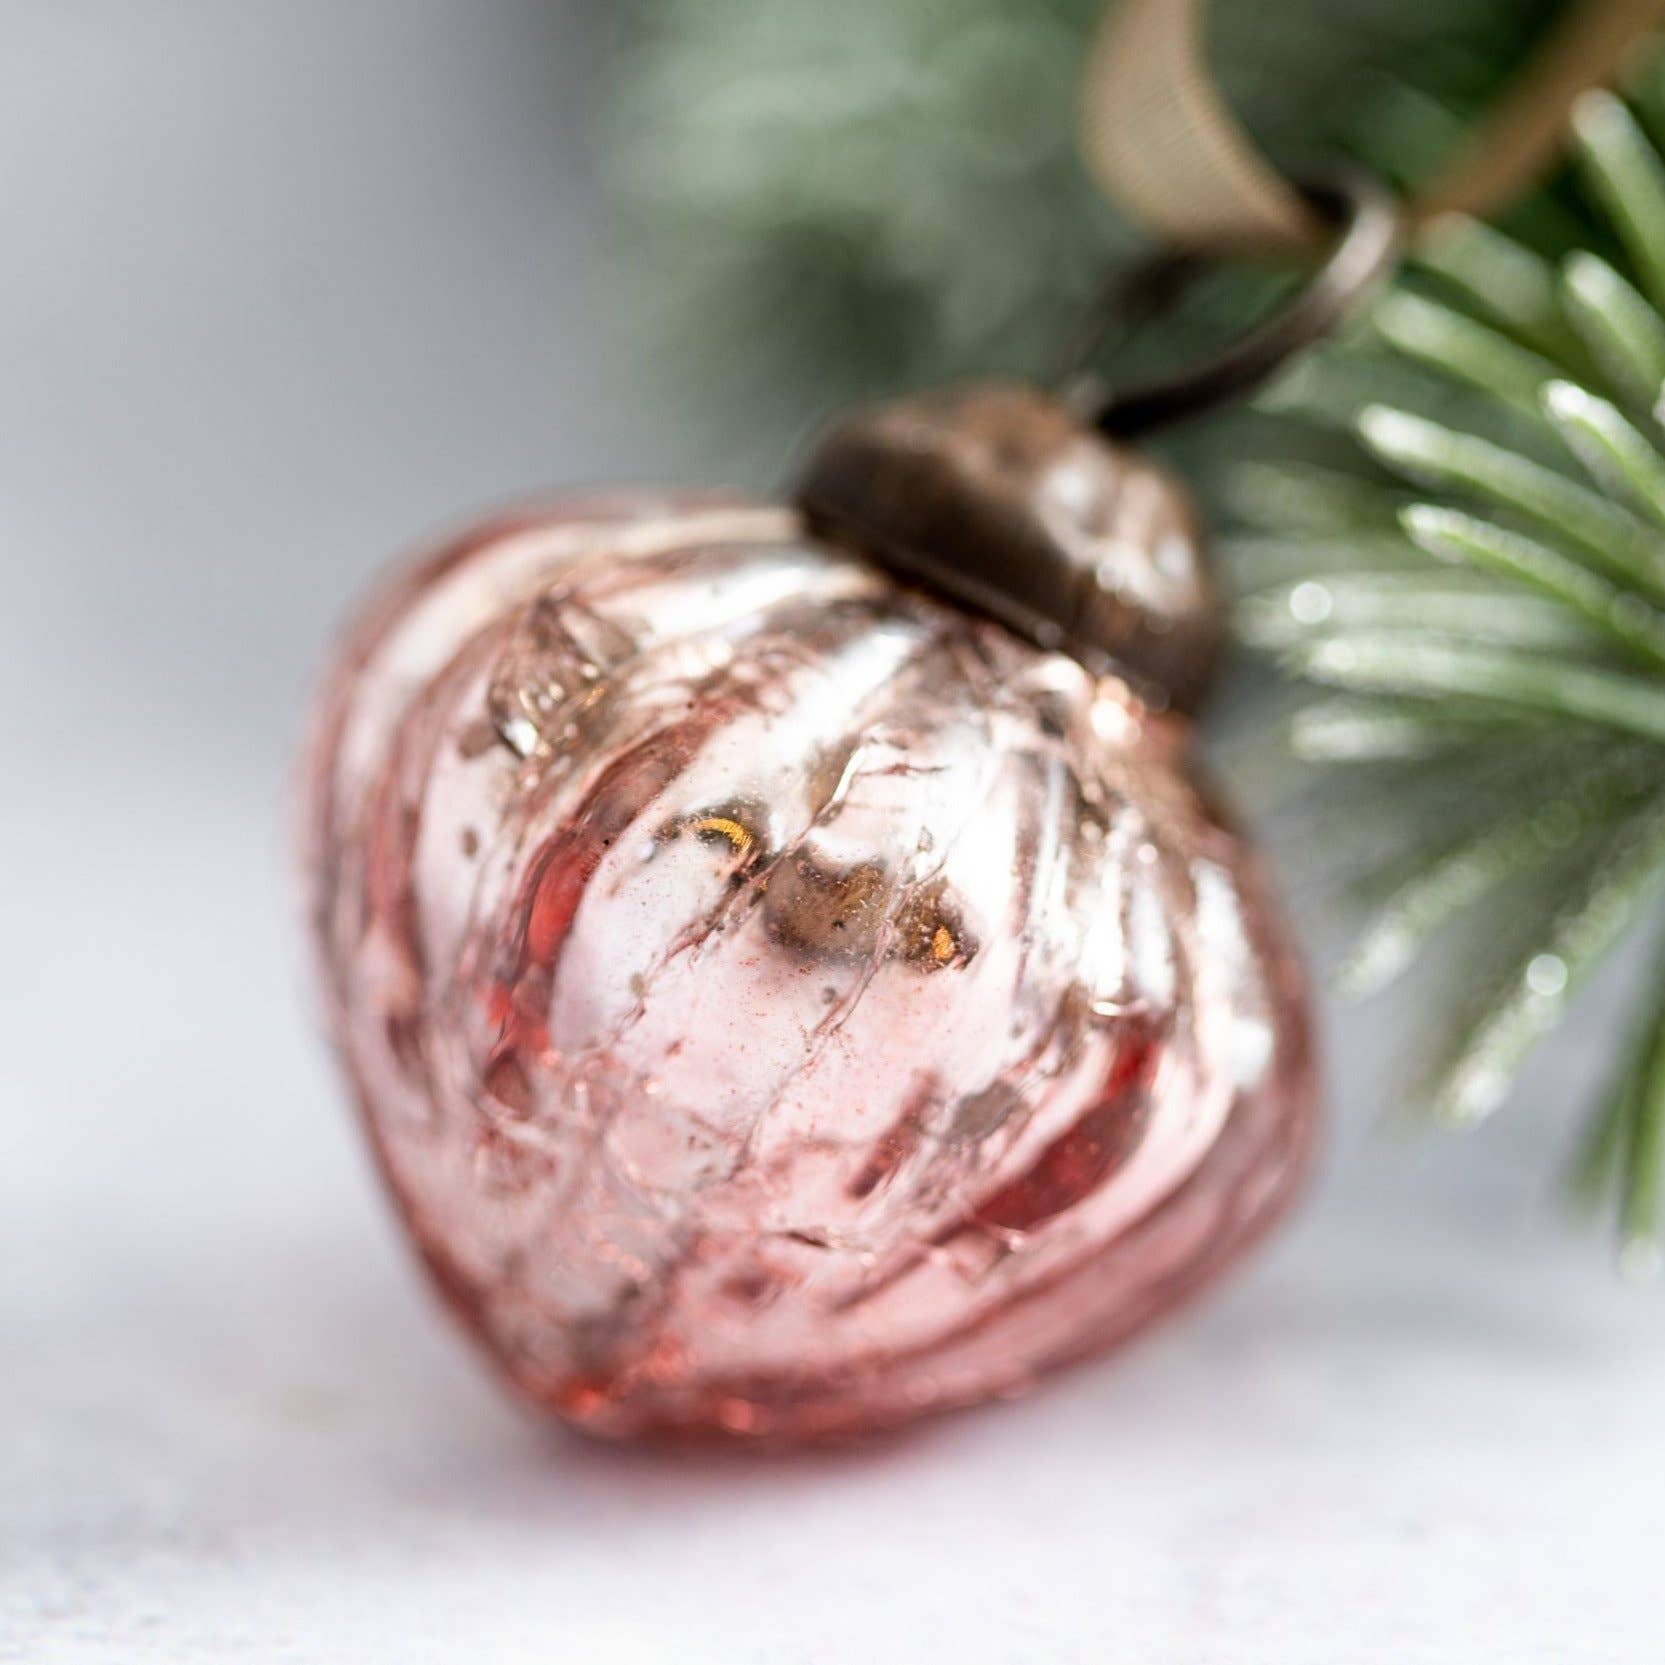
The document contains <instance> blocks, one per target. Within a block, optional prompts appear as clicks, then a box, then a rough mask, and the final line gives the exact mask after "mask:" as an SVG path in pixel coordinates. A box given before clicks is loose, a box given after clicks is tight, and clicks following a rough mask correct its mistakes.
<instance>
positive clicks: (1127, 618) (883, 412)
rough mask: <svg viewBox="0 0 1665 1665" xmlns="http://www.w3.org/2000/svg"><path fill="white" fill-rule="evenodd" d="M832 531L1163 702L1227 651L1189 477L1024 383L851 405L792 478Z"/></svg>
mask: <svg viewBox="0 0 1665 1665" xmlns="http://www.w3.org/2000/svg"><path fill="white" fill-rule="evenodd" d="M797 500H798V504H799V506H800V508H801V509H802V510H803V511H804V513H805V515H806V516H807V517H808V519H809V521H810V523H811V524H812V525H813V526H814V527H815V528H816V529H817V530H818V531H820V532H821V533H822V534H823V535H825V536H828V537H831V538H833V539H835V540H837V541H841V542H844V543H847V544H850V545H853V546H854V547H856V548H857V549H859V550H860V551H861V552H862V553H863V554H865V555H867V556H869V557H870V558H872V559H874V560H876V561H878V562H879V563H880V564H881V565H883V566H886V567H888V568H889V569H890V570H892V571H893V572H896V573H898V574H900V575H901V576H903V577H905V578H908V579H910V580H912V581H914V582H916V583H921V584H924V585H927V586H929V587H931V588H934V589H936V590H939V591H941V592H943V593H945V594H947V595H949V596H950V597H952V598H953V599H954V600H956V601H958V602H961V603H962V604H964V605H966V606H969V607H973V608H976V609H978V610H979V611H982V612H985V613H988V614H990V615H991V616H993V617H995V618H997V619H999V620H1000V621H1001V622H1002V623H1003V624H1005V625H1007V626H1008V627H1009V628H1011V629H1013V630H1015V631H1017V632H1018V633H1019V634H1020V635H1022V636H1025V637H1027V638H1028V639H1029V640H1030V641H1033V642H1035V643H1036V644H1037V645H1039V646H1041V647H1044V648H1048V649H1057V650H1060V651H1063V652H1065V653H1068V654H1070V655H1071V656H1072V657H1074V658H1076V659H1078V660H1080V661H1081V662H1082V663H1083V664H1084V665H1086V666H1087V667H1088V668H1089V669H1091V670H1093V671H1095V672H1096V671H1105V670H1111V669H1114V670H1117V671H1120V672H1122V673H1124V674H1130V675H1131V676H1132V677H1133V678H1134V679H1135V680H1136V681H1138V682H1140V683H1142V684H1144V685H1145V686H1144V688H1143V689H1142V691H1143V692H1146V693H1147V694H1149V695H1152V696H1153V697H1154V699H1155V702H1156V703H1159V704H1160V703H1168V704H1172V705H1174V706H1176V707H1178V708H1179V709H1180V710H1183V711H1193V710H1195V709H1196V707H1197V705H1198V704H1199V703H1200V701H1201V699H1202V696H1203V694H1204V692H1205V691H1206V688H1207V686H1208V683H1209V681H1210V678H1211V676H1212V673H1213V670H1214V667H1215V663H1216V660H1217V659H1218V656H1219V647H1220V638H1221V626H1220V612H1219V604H1218V600H1217V597H1216V594H1215V589H1214V584H1213V581H1212V578H1211V577H1210V575H1209V571H1208V567H1207V561H1206V557H1205V554H1204V548H1203V537H1202V532H1201V528H1200V526H1199V523H1198V521H1197V518H1196V515H1195V513H1194V511H1193V509H1192V507H1191V503H1190V500H1189V498H1188V496H1187V494H1186V493H1185V491H1184V489H1183V488H1182V487H1181V486H1180V485H1179V483H1178V482H1177V481H1176V480H1174V479H1173V478H1172V477H1171V476H1170V475H1169V474H1168V473H1167V472H1166V471H1164V470H1163V469H1161V468H1158V467H1157V466H1156V465H1155V464H1153V463H1151V462H1149V461H1147V460H1146V459H1145V458H1143V457H1142V456H1140V455H1139V454H1138V453H1137V452H1135V451H1133V450H1130V449H1128V448H1127V447H1125V446H1121V445H1117V444H1114V443H1112V442H1111V441H1109V440H1107V439H1105V438H1104V437H1103V436H1102V435H1100V434H1098V433H1095V432H1094V431H1093V430H1092V429H1091V428H1089V427H1087V426H1085V425H1084V424H1083V423H1082V422H1081V420H1080V419H1079V418H1078V417H1077V416H1076V415H1075V414H1074V413H1073V412H1072V411H1071V410H1070V409H1069V407H1068V406H1067V405H1065V404H1064V403H1062V402H1061V401H1060V400H1058V399H1056V398H1054V397H1053V396H1051V395H1049V394H1047V393H1044V392H1042V391H1041V390H1040V389H1038V388H1034V387H1029V386H1025V385H1023V384H1020V383H987V384H980V385H976V386H971V387H964V388H956V389H949V390H946V391H937V392H931V393H926V394H922V395H919V396H916V397H911V398H906V399H901V400H898V401H896V402H894V403H891V404H886V405H881V406H878V407H876V408H874V409H870V410H867V411H862V412H858V413H856V414H855V415H854V416H852V417H849V418H846V419H845V420H843V421H841V422H839V423H838V424H837V425H836V426H834V427H833V429H832V430H831V431H830V432H829V433H828V434H827V435H826V436H825V437H824V438H823V439H822V440H821V442H820V444H819V445H818V446H817V448H816V450H815V451H814V453H813V455H812V456H811V458H810V461H809V466H808V467H807V468H806V469H805V471H804V474H803V478H802V480H801V481H800V483H799V486H798V490H797Z"/></svg>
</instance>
